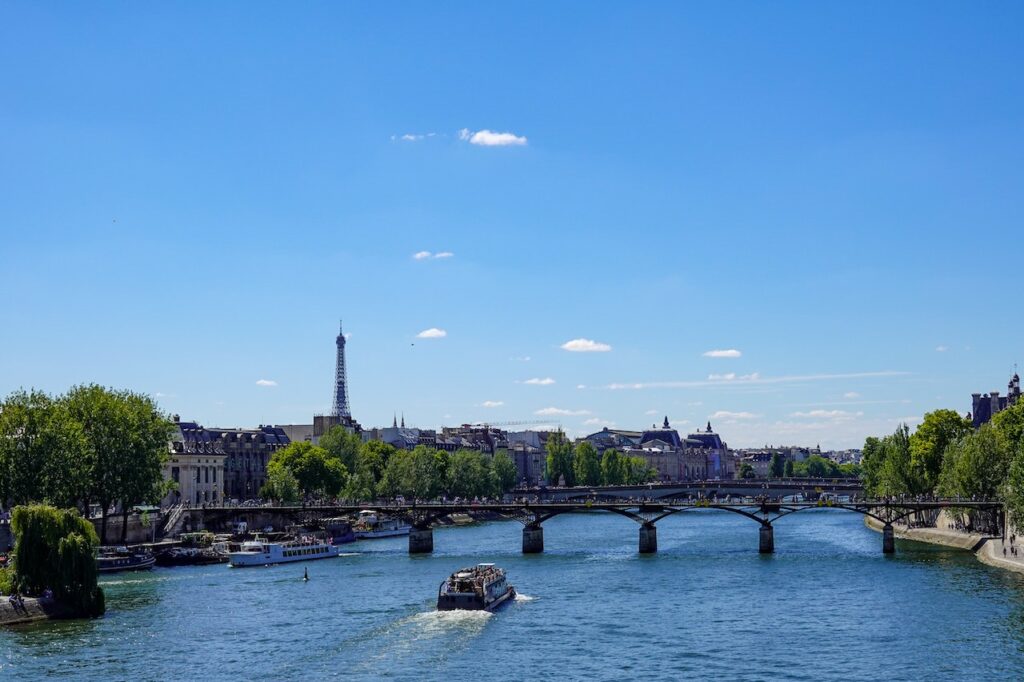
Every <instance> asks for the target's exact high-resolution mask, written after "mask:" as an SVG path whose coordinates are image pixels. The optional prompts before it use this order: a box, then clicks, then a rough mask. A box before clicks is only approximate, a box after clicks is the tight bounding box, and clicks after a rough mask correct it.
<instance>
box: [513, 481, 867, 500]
mask: <svg viewBox="0 0 1024 682" xmlns="http://www.w3.org/2000/svg"><path fill="white" fill-rule="evenodd" d="M863 493H864V486H863V484H862V483H861V482H860V480H859V479H842V478H835V479H833V478H774V479H758V478H744V479H727V480H696V481H670V482H658V483H644V484H642V485H615V486H593V487H591V486H576V487H572V488H547V487H544V488H517V489H515V490H513V491H512V495H513V496H514V497H535V498H537V499H540V500H546V501H551V502H553V501H556V500H585V499H595V500H597V499H601V500H606V501H616V500H623V499H629V500H634V499H636V500H639V499H644V500H671V499H679V498H683V497H690V496H692V497H706V498H723V497H727V496H728V497H748V496H768V497H772V498H776V499H779V498H786V497H794V496H800V497H803V498H810V499H817V498H818V497H819V496H821V495H822V494H826V495H832V496H840V497H846V496H854V495H862V494H863Z"/></svg>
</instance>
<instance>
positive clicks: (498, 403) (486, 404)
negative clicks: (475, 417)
mask: <svg viewBox="0 0 1024 682" xmlns="http://www.w3.org/2000/svg"><path fill="white" fill-rule="evenodd" d="M504 404H505V402H504V401H503V400H485V401H483V402H482V403H480V406H481V407H501V406H502V405H504Z"/></svg>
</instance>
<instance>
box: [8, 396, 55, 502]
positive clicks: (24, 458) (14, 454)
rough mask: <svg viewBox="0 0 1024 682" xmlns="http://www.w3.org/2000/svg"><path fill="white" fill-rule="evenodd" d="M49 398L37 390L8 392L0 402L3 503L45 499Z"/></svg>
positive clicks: (50, 446) (51, 449) (51, 444)
mask: <svg viewBox="0 0 1024 682" xmlns="http://www.w3.org/2000/svg"><path fill="white" fill-rule="evenodd" d="M52 413H53V401H52V400H51V399H50V397H49V396H47V395H46V394H45V393H42V392H40V391H31V392H26V391H18V392H15V393H12V394H11V395H10V396H8V397H7V399H6V400H5V401H4V402H3V404H2V405H0V502H3V503H5V504H4V506H7V507H10V506H13V505H19V504H27V503H29V502H39V501H43V500H45V499H47V498H48V494H47V493H48V488H49V485H48V481H47V477H48V475H49V473H50V472H51V471H52V467H51V460H52V459H53V458H54V456H55V455H56V454H57V453H58V452H59V450H60V443H58V442H56V441H55V439H54V432H53V419H52Z"/></svg>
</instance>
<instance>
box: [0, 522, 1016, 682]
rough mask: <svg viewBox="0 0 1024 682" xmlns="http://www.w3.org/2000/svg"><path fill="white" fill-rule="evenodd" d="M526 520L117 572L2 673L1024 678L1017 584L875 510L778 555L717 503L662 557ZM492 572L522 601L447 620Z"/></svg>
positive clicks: (14, 651)
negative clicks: (480, 569)
mask: <svg viewBox="0 0 1024 682" xmlns="http://www.w3.org/2000/svg"><path fill="white" fill-rule="evenodd" d="M521 528H522V527H521V526H520V525H519V524H517V523H514V522H502V523H488V524H483V525H478V526H472V527H467V528H447V529H437V530H435V533H434V545H435V552H434V554H433V555H431V556H416V557H410V556H409V555H408V554H407V545H406V540H405V539H404V538H395V539H387V540H371V541H361V542H357V543H354V544H352V545H348V547H349V548H351V553H350V554H348V555H346V556H343V557H341V558H338V559H328V560H323V561H313V562H306V563H302V564H292V565H287V566H274V567H269V568H247V569H231V568H228V567H226V566H208V567H195V568H174V569H156V570H154V571H152V572H150V573H144V574H138V573H136V574H120V575H116V576H111V577H110V578H109V579H104V580H103V585H104V587H105V589H106V592H107V606H108V612H107V615H106V616H105V617H104V618H102V619H99V620H95V621H76V622H56V623H45V624H42V625H38V626H32V627H28V628H21V629H15V630H7V631H0V679H5V680H6V679H11V680H21V679H26V680H34V679H45V678H63V679H75V680H77V679H89V680H94V679H104V680H163V679H205V680H220V679H231V680H249V679H283V678H292V679H294V680H308V679H322V678H329V677H346V678H350V679H375V678H388V679H408V680H414V679H415V680H419V679H444V680H471V679H481V678H487V679H492V678H494V679H500V678H507V679H522V678H530V679H539V680H544V679H575V678H584V677H586V678H590V679H629V678H639V677H647V678H660V679H673V678H675V679H705V678H708V677H712V676H718V677H721V678H723V679H730V680H733V679H738V680H765V679H786V680H821V679H843V680H920V679H928V680H1004V679H1005V680H1018V679H1024V579H1022V577H1021V576H1018V575H1015V574H1009V573H1006V572H1003V571H1000V570H997V569H993V568H989V567H987V566H985V565H983V564H980V563H978V562H977V561H976V560H975V559H974V557H973V556H971V555H970V554H969V553H967V552H962V551H957V550H951V549H944V548H938V547H934V546H930V545H923V544H918V543H911V542H902V541H898V542H897V554H896V555H895V556H892V557H885V556H883V555H882V553H881V536H880V535H878V534H876V533H874V532H872V531H870V530H868V529H866V528H865V527H864V526H863V525H862V524H861V521H860V517H859V516H854V515H852V514H846V513H843V512H838V511H834V510H831V511H821V512H810V513H806V514H797V515H794V516H792V517H788V518H786V519H784V520H782V521H780V522H779V523H778V524H777V528H776V531H775V545H776V553H775V554H774V555H772V556H767V557H764V556H760V555H758V554H757V526H756V525H755V524H753V523H751V522H750V521H748V520H745V519H741V518H739V517H733V516H731V515H724V514H722V513H720V512H719V513H715V512H706V511H704V512H693V513H688V514H682V515H678V516H676V517H672V518H670V519H666V520H663V521H662V522H660V523H659V524H658V541H659V552H658V554H657V555H655V556H640V555H639V554H637V552H636V548H637V532H638V531H637V526H636V525H635V524H634V523H633V522H631V521H629V520H627V519H624V518H622V517H617V516H605V515H600V514H592V515H586V516H564V517H557V518H554V519H551V520H550V521H548V522H546V523H545V545H546V547H545V549H546V551H545V553H544V554H542V555H536V556H524V555H522V554H521V553H520V544H521V535H520V533H521ZM481 561H494V562H496V563H498V564H499V565H501V566H503V567H505V568H506V569H507V570H508V573H509V578H510V581H511V582H512V583H513V584H514V585H515V586H516V588H517V590H518V591H519V592H520V597H519V598H518V599H517V600H516V601H515V602H514V603H512V604H509V605H508V606H507V607H505V608H503V609H501V610H500V611H498V612H497V613H494V614H486V613H458V612H448V613H438V612H436V611H435V610H434V601H435V599H436V595H437V587H438V584H439V583H440V582H441V580H442V579H443V578H444V577H445V576H447V575H448V574H449V573H451V572H452V571H453V570H455V569H457V568H460V567H463V566H467V565H472V564H474V563H477V562H481ZM303 568H308V569H309V574H310V578H311V580H310V581H309V582H308V583H305V582H303V581H302V580H301V577H302V572H303Z"/></svg>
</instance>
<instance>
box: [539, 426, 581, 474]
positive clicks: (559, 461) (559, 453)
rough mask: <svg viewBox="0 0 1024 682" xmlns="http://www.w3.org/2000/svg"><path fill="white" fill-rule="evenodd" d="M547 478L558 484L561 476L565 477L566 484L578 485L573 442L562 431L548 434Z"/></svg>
mask: <svg viewBox="0 0 1024 682" xmlns="http://www.w3.org/2000/svg"><path fill="white" fill-rule="evenodd" d="M545 448H546V449H547V453H548V456H547V472H546V473H547V479H548V483H551V484H552V485H558V481H559V479H560V478H564V480H565V485H567V486H573V485H576V472H574V471H573V468H572V444H571V443H569V440H568V439H567V438H566V437H565V434H564V433H563V432H561V431H555V432H553V433H551V434H549V435H548V440H547V443H546V444H545Z"/></svg>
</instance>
